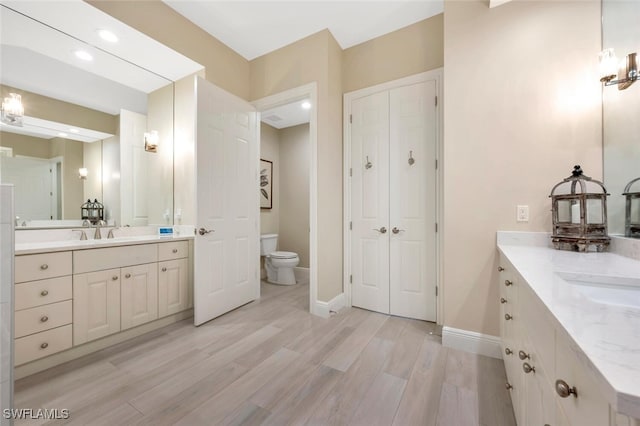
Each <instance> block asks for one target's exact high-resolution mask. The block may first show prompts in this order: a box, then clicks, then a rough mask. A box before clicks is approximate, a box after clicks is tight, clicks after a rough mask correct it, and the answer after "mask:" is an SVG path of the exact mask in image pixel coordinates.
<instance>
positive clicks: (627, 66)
mask: <svg viewBox="0 0 640 426" xmlns="http://www.w3.org/2000/svg"><path fill="white" fill-rule="evenodd" d="M598 57H599V58H600V75H601V76H602V77H601V78H600V81H601V82H603V83H604V85H605V86H613V85H617V86H618V90H624V89H626V88H627V87H629V86H631V85H632V84H633V82H634V81H636V80H637V79H638V60H637V54H636V53H629V54H628V55H627V57H626V60H625V61H623V62H618V58H616V54H615V52H614V51H613V49H604V50H603V51H602V52H600V54H599V55H598ZM619 75H622V76H623V77H622V78H619V79H617V80H616V77H618V76H619Z"/></svg>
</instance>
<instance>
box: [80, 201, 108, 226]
mask: <svg viewBox="0 0 640 426" xmlns="http://www.w3.org/2000/svg"><path fill="white" fill-rule="evenodd" d="M80 210H81V213H82V220H85V219H86V220H88V221H89V222H91V224H93V225H95V224H96V223H98V221H100V220H103V219H104V206H103V205H102V204H101V203H99V202H98V200H97V199H95V200H93V202H92V201H91V199H88V200H87V202H86V203H84V204H83V205H82V207H81V208H80Z"/></svg>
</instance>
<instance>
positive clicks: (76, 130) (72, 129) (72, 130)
mask: <svg viewBox="0 0 640 426" xmlns="http://www.w3.org/2000/svg"><path fill="white" fill-rule="evenodd" d="M69 131H70V132H71V133H78V132H79V130H78V129H74V128H73V127H70V128H69Z"/></svg>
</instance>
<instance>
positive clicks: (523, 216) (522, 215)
mask: <svg viewBox="0 0 640 426" xmlns="http://www.w3.org/2000/svg"><path fill="white" fill-rule="evenodd" d="M516 211H517V212H516V221H518V222H529V206H518V207H517V209H516Z"/></svg>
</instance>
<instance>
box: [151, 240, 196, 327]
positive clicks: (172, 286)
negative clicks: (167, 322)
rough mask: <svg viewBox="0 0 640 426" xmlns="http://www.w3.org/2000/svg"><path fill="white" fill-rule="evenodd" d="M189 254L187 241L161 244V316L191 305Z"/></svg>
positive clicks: (159, 294) (159, 276) (159, 304)
mask: <svg viewBox="0 0 640 426" xmlns="http://www.w3.org/2000/svg"><path fill="white" fill-rule="evenodd" d="M188 256H189V245H188V243H187V242H186V241H176V242H173V243H164V244H160V245H159V248H158V258H159V259H158V260H160V262H158V314H159V316H160V317H161V318H162V317H165V316H167V315H171V314H175V313H177V312H181V311H184V310H185V309H188V308H190V307H191V301H190V297H189V295H190V293H189V281H188V280H189V271H188V268H189V259H188Z"/></svg>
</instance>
